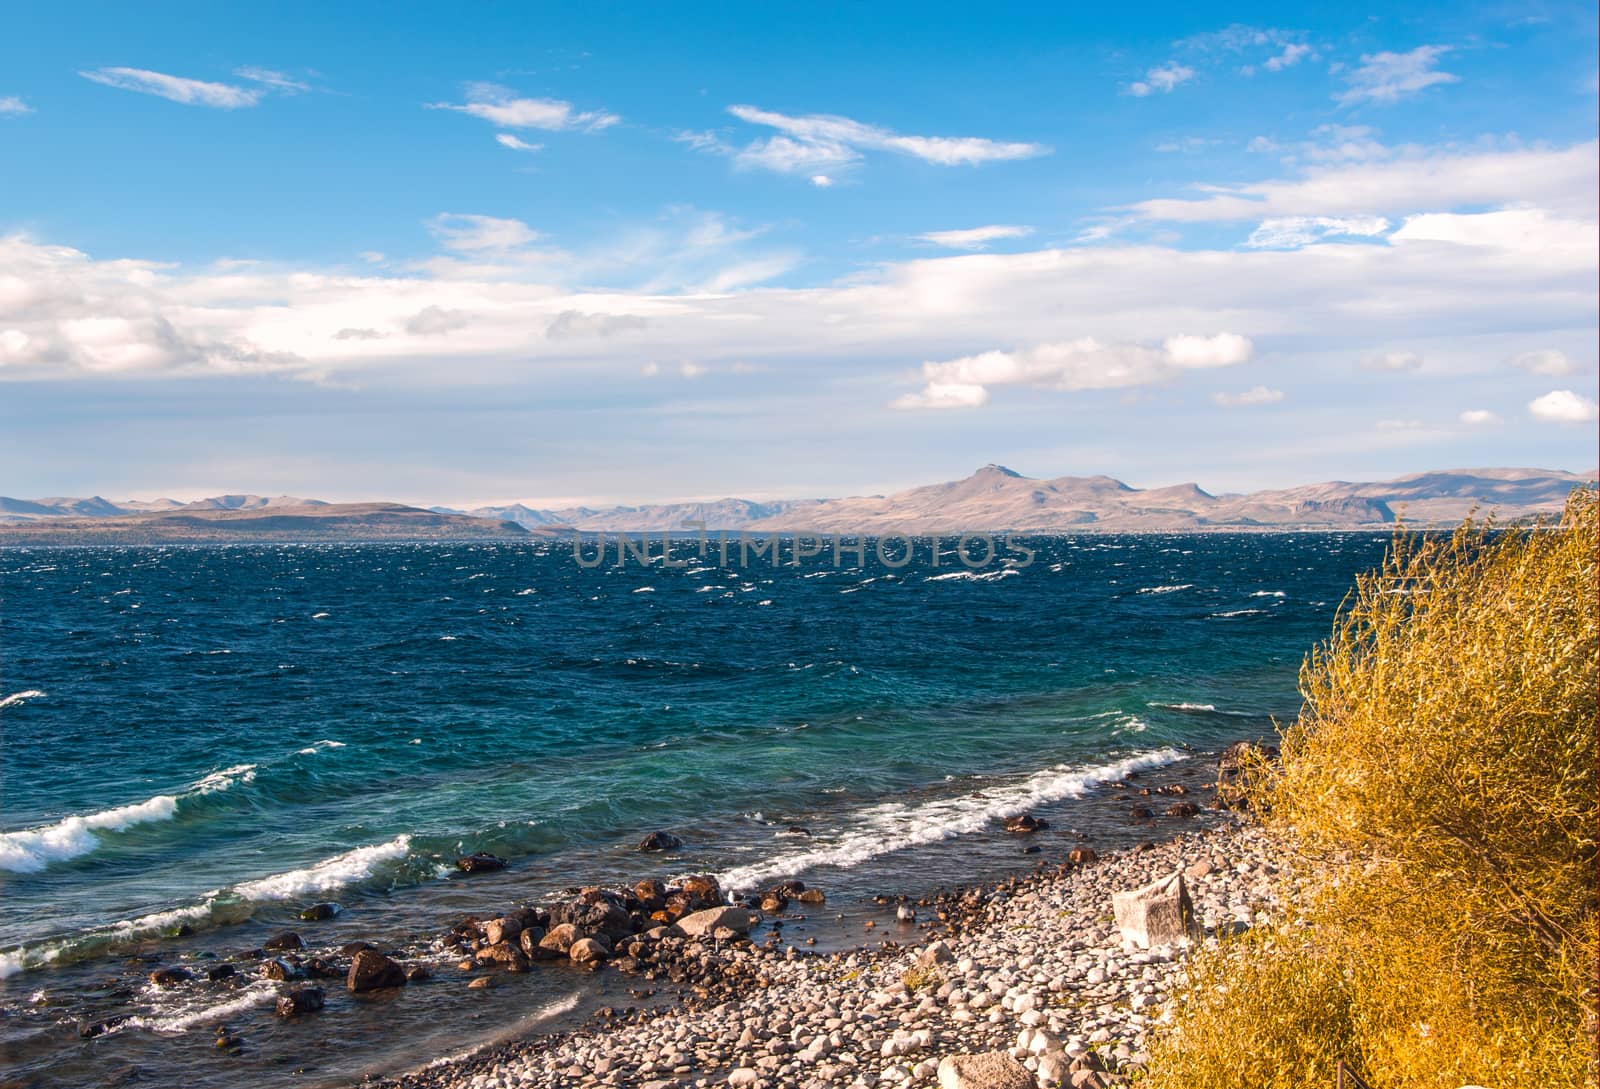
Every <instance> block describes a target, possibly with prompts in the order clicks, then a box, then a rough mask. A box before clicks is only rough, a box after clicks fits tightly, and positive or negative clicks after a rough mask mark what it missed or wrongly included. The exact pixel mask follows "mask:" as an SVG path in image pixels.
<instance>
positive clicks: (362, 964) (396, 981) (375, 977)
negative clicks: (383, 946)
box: [345, 949, 406, 994]
mask: <svg viewBox="0 0 1600 1089" xmlns="http://www.w3.org/2000/svg"><path fill="white" fill-rule="evenodd" d="M405 982H406V973H405V969H404V968H401V967H400V965H398V964H396V963H395V962H394V961H392V960H390V959H389V958H388V957H386V956H384V955H383V954H382V953H379V952H378V951H377V950H375V949H363V950H362V951H361V952H359V953H357V954H356V955H355V959H354V960H352V961H351V962H350V974H349V975H347V976H346V977H345V986H346V987H348V988H349V989H350V990H352V991H354V992H355V993H357V994H360V993H362V992H364V991H377V990H382V989H383V988H386V987H403V986H404V985H405Z"/></svg>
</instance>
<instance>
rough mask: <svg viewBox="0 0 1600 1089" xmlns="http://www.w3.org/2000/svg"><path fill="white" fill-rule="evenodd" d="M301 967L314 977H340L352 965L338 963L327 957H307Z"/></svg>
mask: <svg viewBox="0 0 1600 1089" xmlns="http://www.w3.org/2000/svg"><path fill="white" fill-rule="evenodd" d="M300 969H301V971H303V972H304V973H305V974H306V975H308V976H311V977H312V978H313V979H338V978H339V977H340V976H342V975H344V974H345V973H346V972H348V971H349V970H350V966H349V965H347V964H339V963H336V962H334V961H331V960H329V959H328V958H326V957H307V958H306V962H305V963H304V964H302V965H301V966H300Z"/></svg>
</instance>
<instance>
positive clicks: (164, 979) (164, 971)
mask: <svg viewBox="0 0 1600 1089" xmlns="http://www.w3.org/2000/svg"><path fill="white" fill-rule="evenodd" d="M193 978H194V973H193V972H191V971H189V969H187V968H157V969H156V970H155V971H153V972H151V973H150V982H151V983H154V984H155V985H156V986H157V987H176V986H177V985H178V984H180V983H187V982H189V981H190V980H191V979H193Z"/></svg>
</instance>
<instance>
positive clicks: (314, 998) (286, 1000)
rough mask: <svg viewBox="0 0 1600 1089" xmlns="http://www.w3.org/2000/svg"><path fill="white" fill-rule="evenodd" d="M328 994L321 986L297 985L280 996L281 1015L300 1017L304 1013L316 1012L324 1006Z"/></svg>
mask: <svg viewBox="0 0 1600 1089" xmlns="http://www.w3.org/2000/svg"><path fill="white" fill-rule="evenodd" d="M326 997H327V996H326V995H325V994H324V993H323V990H322V988H321V987H296V988H295V989H294V990H292V991H290V992H289V993H288V994H285V995H279V996H278V1006H277V1013H278V1016H279V1017H299V1016H300V1015H301V1014H302V1013H316V1012H317V1011H318V1010H320V1009H321V1008H322V1005H323V1002H324V1001H325V1000H326Z"/></svg>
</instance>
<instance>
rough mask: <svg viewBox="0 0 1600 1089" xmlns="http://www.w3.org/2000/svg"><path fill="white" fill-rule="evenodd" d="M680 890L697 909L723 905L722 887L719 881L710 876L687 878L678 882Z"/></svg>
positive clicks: (701, 875)
mask: <svg viewBox="0 0 1600 1089" xmlns="http://www.w3.org/2000/svg"><path fill="white" fill-rule="evenodd" d="M678 888H679V889H680V890H681V891H682V892H683V893H684V894H685V895H686V896H688V897H689V899H690V901H691V902H692V903H693V905H694V906H695V907H697V908H708V907H716V906H717V905H718V904H720V903H722V886H721V885H718V884H717V879H716V878H715V877H712V876H711V875H710V874H697V875H695V876H693V877H685V878H684V879H683V880H682V881H680V882H678Z"/></svg>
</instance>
